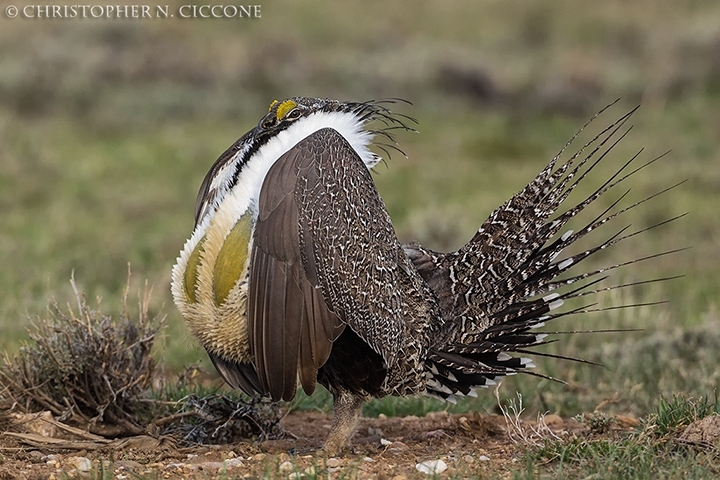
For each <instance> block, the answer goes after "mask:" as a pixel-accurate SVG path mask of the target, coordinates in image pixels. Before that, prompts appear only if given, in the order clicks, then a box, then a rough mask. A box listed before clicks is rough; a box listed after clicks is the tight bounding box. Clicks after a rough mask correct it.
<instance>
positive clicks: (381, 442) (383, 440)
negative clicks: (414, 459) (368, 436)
mask: <svg viewBox="0 0 720 480" xmlns="http://www.w3.org/2000/svg"><path fill="white" fill-rule="evenodd" d="M392 444H393V442H391V441H390V440H386V439H384V438H381V439H380V445H384V446H386V447H387V446H388V445H392Z"/></svg>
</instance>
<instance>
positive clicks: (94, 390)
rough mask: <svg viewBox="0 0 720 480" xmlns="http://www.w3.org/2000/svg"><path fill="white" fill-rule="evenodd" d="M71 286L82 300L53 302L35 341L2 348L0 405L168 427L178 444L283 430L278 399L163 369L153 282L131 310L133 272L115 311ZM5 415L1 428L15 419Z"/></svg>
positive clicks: (132, 427)
mask: <svg viewBox="0 0 720 480" xmlns="http://www.w3.org/2000/svg"><path fill="white" fill-rule="evenodd" d="M71 285H72V287H73V291H74V293H75V299H76V301H77V306H76V309H73V308H72V307H70V306H69V305H68V306H67V308H65V309H63V308H61V307H60V306H59V305H58V304H57V303H56V302H53V303H52V304H51V305H50V308H49V315H48V316H47V317H45V318H38V319H37V320H36V321H35V323H34V330H33V331H32V332H31V333H30V339H31V341H30V342H28V343H27V344H26V345H25V346H24V347H22V348H21V349H20V351H19V353H18V354H17V355H15V356H13V357H9V356H8V355H5V358H4V360H3V364H2V365H1V366H0V410H5V411H14V412H19V413H37V412H41V411H49V412H51V413H52V415H53V416H54V417H55V419H57V420H58V421H60V422H63V423H66V424H69V425H73V426H77V427H80V428H83V429H87V430H89V431H90V432H92V433H96V434H99V435H102V436H105V437H120V436H129V435H143V434H150V435H156V436H157V435H172V436H173V437H175V438H176V439H177V441H178V444H180V445H197V444H218V443H230V442H233V441H238V440H240V439H247V438H252V437H254V436H259V437H261V438H273V437H277V436H281V435H282V429H281V428H280V426H279V419H280V411H279V407H278V405H277V404H276V403H272V402H269V401H261V400H260V399H248V398H239V397H238V396H233V395H224V394H222V393H220V392H218V391H217V389H214V390H213V389H208V388H206V387H204V386H202V385H197V384H194V383H192V382H189V381H187V379H186V378H185V377H186V376H183V375H181V376H180V378H178V379H174V380H171V379H168V378H166V377H164V376H163V375H160V374H158V372H157V371H156V362H155V360H154V358H153V356H152V350H153V344H154V341H155V338H156V335H157V333H158V331H159V329H160V328H161V326H162V324H163V320H164V317H162V316H159V315H152V314H151V313H150V309H149V305H150V298H151V295H152V288H150V287H149V286H148V284H147V282H146V283H145V287H144V289H143V291H142V292H140V293H138V307H137V312H133V311H132V309H131V308H129V304H128V298H129V290H130V288H129V285H130V275H129V274H128V282H127V285H128V286H127V287H126V288H125V291H124V293H123V297H122V308H121V312H120V314H119V315H117V317H113V316H111V315H105V314H103V313H102V311H101V305H100V301H99V300H98V302H97V304H96V306H94V307H93V306H91V305H90V304H88V302H87V299H86V297H85V294H84V293H83V292H80V291H79V290H78V288H77V286H76V284H75V282H74V280H71ZM4 420H7V416H2V418H0V421H4ZM4 423H5V424H3V425H0V427H2V430H3V431H4V430H7V429H8V428H10V424H9V423H8V422H4Z"/></svg>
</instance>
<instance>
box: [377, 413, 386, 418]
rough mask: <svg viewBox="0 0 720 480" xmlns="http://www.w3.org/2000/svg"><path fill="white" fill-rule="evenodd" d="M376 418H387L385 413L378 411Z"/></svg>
mask: <svg viewBox="0 0 720 480" xmlns="http://www.w3.org/2000/svg"><path fill="white" fill-rule="evenodd" d="M378 418H379V419H380V420H387V415H385V414H384V413H380V414H378Z"/></svg>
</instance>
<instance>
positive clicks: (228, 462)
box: [0, 411, 589, 480]
mask: <svg viewBox="0 0 720 480" xmlns="http://www.w3.org/2000/svg"><path fill="white" fill-rule="evenodd" d="M331 418H332V417H331V415H329V414H325V413H321V412H315V411H300V412H292V413H290V414H288V415H286V416H285V417H284V418H283V421H282V425H283V427H284V429H285V431H286V435H285V438H283V439H280V440H267V441H263V442H257V441H247V442H240V443H233V444H228V445H222V446H196V447H185V448H182V447H178V446H177V443H176V442H175V441H174V439H173V438H172V437H160V438H154V437H150V436H142V435H141V436H136V437H130V438H124V439H118V440H112V441H105V442H93V441H92V440H89V439H85V440H82V439H80V440H64V441H63V440H59V441H56V440H58V439H53V437H43V435H42V434H41V433H32V432H30V433H25V434H17V433H12V432H10V433H8V432H6V433H5V434H3V435H2V436H0V457H1V459H2V460H1V461H0V479H51V478H63V477H68V476H69V477H70V478H76V477H77V478H79V477H83V478H118V479H120V480H123V479H125V478H137V477H138V476H140V477H141V478H145V477H147V478H184V479H188V478H189V479H193V478H203V479H206V478H214V477H215V476H217V475H220V474H224V475H226V477H225V478H265V477H273V478H301V477H302V476H310V474H313V473H314V474H316V475H318V476H320V477H321V478H338V477H343V478H379V479H392V478H396V479H398V480H400V479H402V478H426V475H425V474H423V473H420V472H419V471H418V470H417V469H416V465H417V464H418V463H421V462H426V461H432V460H442V461H443V462H444V463H445V465H446V466H447V470H446V471H445V472H444V473H443V474H442V476H452V475H453V474H456V475H460V476H464V474H467V475H470V474H471V473H472V474H473V475H478V474H481V473H482V472H486V473H488V474H489V473H491V472H492V473H493V474H494V475H498V474H499V475H501V476H503V472H507V473H508V475H510V473H509V472H510V471H511V470H515V469H517V468H521V467H520V466H519V465H516V464H517V462H518V455H519V454H520V453H521V452H522V448H523V447H522V446H520V445H517V444H515V443H513V442H512V441H511V440H510V438H509V436H508V435H507V432H506V423H505V419H504V418H503V417H502V416H498V415H480V414H477V413H469V414H454V415H451V414H448V413H446V412H434V413H431V414H429V415H427V416H426V417H423V418H418V417H414V416H409V417H403V418H399V417H394V418H382V417H381V418H365V419H363V420H362V421H361V423H360V426H359V428H358V430H357V432H356V434H355V436H354V438H353V441H352V448H351V450H350V451H348V452H346V453H345V454H344V455H342V456H339V457H336V458H327V457H326V456H325V455H324V454H323V452H322V450H320V447H321V445H322V443H323V441H324V440H325V437H326V435H327V432H328V430H329V428H330V422H331ZM550 420H551V422H549V423H548V426H549V427H550V428H551V429H552V431H553V432H555V433H557V434H558V435H577V436H579V435H584V434H588V433H589V430H588V428H587V427H586V426H585V425H584V424H582V423H579V422H576V421H574V420H563V419H561V418H560V417H556V416H552V418H550ZM527 425H528V426H532V422H529V423H528V424H527Z"/></svg>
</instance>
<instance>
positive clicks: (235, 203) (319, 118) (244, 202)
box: [171, 112, 380, 313]
mask: <svg viewBox="0 0 720 480" xmlns="http://www.w3.org/2000/svg"><path fill="white" fill-rule="evenodd" d="M363 127H364V124H363V123H362V122H361V121H360V119H359V118H358V117H357V116H355V115H354V114H352V113H346V112H330V113H327V112H315V113H313V114H311V115H309V116H308V117H307V118H304V119H300V120H298V121H297V122H295V123H294V124H292V125H291V126H290V127H288V128H287V129H286V130H283V131H282V132H280V133H279V134H277V135H276V136H274V137H272V138H271V139H270V140H269V141H268V142H267V143H266V144H265V145H264V146H262V147H261V148H260V149H259V150H258V151H257V152H255V154H254V155H253V156H252V157H250V159H249V160H248V161H247V162H246V164H245V165H244V166H243V167H242V168H241V171H240V174H239V176H238V180H237V183H236V184H235V186H234V187H233V188H232V189H230V190H229V191H222V190H221V192H220V196H219V197H218V198H217V199H216V200H215V204H214V205H213V206H210V207H209V209H208V210H209V212H210V213H209V214H205V216H204V217H203V218H202V219H201V221H200V223H199V224H198V226H197V227H196V228H195V231H194V232H193V234H192V236H191V237H190V238H189V239H188V240H187V242H185V246H184V247H183V250H182V252H180V256H179V257H178V258H177V261H176V263H175V266H174V267H173V272H172V286H171V289H172V294H173V298H174V299H175V304H176V305H178V307H179V308H180V310H181V313H184V312H183V310H184V308H183V306H184V305H185V304H186V299H185V292H184V290H183V276H184V274H185V270H186V268H187V263H188V260H189V258H190V255H191V254H192V251H193V250H194V249H195V246H196V245H197V244H198V242H199V241H200V239H202V237H203V236H204V235H205V232H206V230H207V228H208V226H209V225H210V222H211V221H212V219H213V218H214V217H215V216H216V215H222V216H223V217H225V216H227V215H229V216H231V217H232V218H235V219H239V218H240V217H241V216H242V215H243V214H244V213H245V212H246V211H247V210H248V208H250V209H252V210H251V211H252V214H253V217H257V202H258V198H259V196H260V189H261V188H262V184H263V181H264V180H265V176H266V175H267V172H268V170H270V167H272V166H273V164H274V163H275V162H276V161H277V160H278V159H279V158H280V157H281V156H282V155H283V154H285V153H286V152H287V151H289V150H290V149H291V148H292V147H294V146H295V145H296V144H297V143H298V142H299V141H301V140H303V139H304V138H306V137H307V136H309V135H311V134H312V133H315V132H317V131H318V130H321V129H323V128H333V129H335V130H337V132H338V133H340V134H341V135H342V136H343V137H344V138H345V140H347V141H348V143H349V144H350V146H352V148H353V150H355V152H356V153H357V154H358V156H360V158H361V159H362V161H363V162H364V163H365V165H366V166H367V167H368V168H372V167H374V166H375V165H376V164H377V163H378V162H379V161H380V157H378V156H377V155H375V154H374V153H373V152H371V151H370V149H369V148H368V147H369V146H370V144H371V143H372V139H373V135H372V133H370V132H368V131H366V130H364V128H363ZM241 153H243V152H238V154H237V155H240V154H241ZM237 155H236V157H237ZM237 160H239V159H236V158H234V159H233V161H232V162H231V164H233V163H235V161H237ZM230 171H232V169H228V170H227V171H226V173H227V172H230ZM221 177H222V178H221V179H220V181H221V182H224V183H226V184H227V183H229V182H228V180H229V179H228V178H226V175H221ZM223 190H224V189H223ZM213 210H214V211H215V215H213V214H212V212H213ZM227 233H229V230H228V231H227V232H225V235H227Z"/></svg>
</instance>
